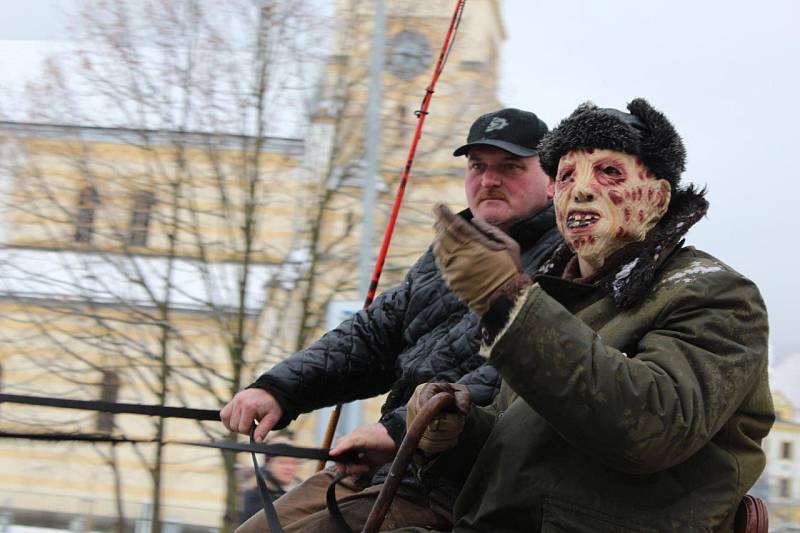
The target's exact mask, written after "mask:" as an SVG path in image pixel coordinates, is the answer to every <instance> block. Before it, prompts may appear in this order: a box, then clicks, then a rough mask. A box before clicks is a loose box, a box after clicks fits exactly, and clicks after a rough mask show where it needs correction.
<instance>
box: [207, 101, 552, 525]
mask: <svg viewBox="0 0 800 533" xmlns="http://www.w3.org/2000/svg"><path fill="white" fill-rule="evenodd" d="M546 132H547V126H546V125H545V123H544V122H542V121H541V120H540V119H539V118H538V117H537V116H536V115H535V114H533V113H530V112H527V111H521V110H519V109H511V108H509V109H501V110H499V111H495V112H493V113H488V114H486V115H483V116H481V117H479V118H478V119H476V120H475V122H474V123H473V124H472V126H471V127H470V129H469V134H468V135H467V142H466V144H463V145H462V146H459V147H458V148H456V150H455V152H454V153H453V155H454V156H457V157H460V156H466V157H465V159H466V161H465V163H466V165H465V167H466V169H465V173H464V188H465V192H466V198H467V205H468V206H469V209H465V210H463V211H462V212H461V213H460V214H459V215H458V216H460V217H462V218H463V219H464V220H465V221H467V220H470V219H472V218H473V217H474V218H477V219H481V220H483V221H485V222H486V223H488V224H492V225H494V226H496V227H499V228H503V230H504V231H507V232H509V233H510V234H511V235H513V236H514V238H516V239H517V241H518V242H519V246H520V250H521V268H522V269H523V270H524V271H526V272H530V273H533V272H535V271H536V270H537V269H538V268H539V266H540V263H541V261H542V258H543V257H545V256H546V255H548V254H549V253H550V252H551V251H552V250H553V248H555V246H557V245H558V244H559V243H560V242H561V239H560V237H559V235H558V230H557V229H556V227H555V217H554V215H553V206H552V203H551V201H550V196H549V195H548V178H547V175H546V174H545V173H544V171H543V170H542V168H541V166H540V165H539V155H538V154H537V152H536V145H537V144H538V142H539V140H540V139H541V138H542V135H544V134H545V133H546ZM487 275H489V276H491V273H487ZM475 311H479V309H474V308H473V309H470V308H468V307H467V306H466V305H464V304H463V303H462V302H460V301H459V300H458V298H457V297H456V296H455V295H454V294H453V293H452V292H451V291H450V290H448V288H447V286H446V285H445V283H444V280H443V279H442V277H441V274H440V272H439V269H438V268H437V266H436V264H435V262H434V257H433V253H432V252H431V251H430V250H428V251H427V252H426V253H425V254H424V255H423V256H422V257H421V258H420V259H419V260H418V261H417V262H416V264H415V265H414V266H412V267H411V270H410V271H409V272H408V274H407V275H406V278H405V280H404V281H403V283H401V284H399V285H397V286H396V287H392V288H389V289H387V290H386V291H384V292H383V293H382V294H380V295H379V296H378V297H377V298H376V299H375V301H374V302H373V303H372V305H370V306H369V308H367V309H363V310H361V311H359V312H357V313H356V314H355V315H353V317H351V318H350V319H348V320H346V321H345V322H343V323H342V324H340V325H339V326H338V327H336V328H334V329H333V330H331V331H329V332H328V333H326V334H325V335H324V336H323V337H322V338H321V339H319V340H318V341H316V342H315V343H313V344H312V345H311V346H309V347H308V348H306V349H304V350H302V351H300V352H298V353H296V354H294V355H292V356H291V357H289V358H287V359H286V360H285V361H282V362H281V363H279V364H277V365H275V366H274V367H273V368H272V369H271V370H270V371H269V372H267V373H266V374H264V375H262V376H261V377H259V378H258V379H257V380H256V381H255V383H253V384H252V385H250V386H249V387H248V388H247V389H245V390H243V391H241V392H239V393H238V394H236V396H235V397H234V398H233V399H232V400H231V401H230V402H229V403H228V405H227V406H225V408H224V409H223V410H222V412H221V418H222V421H223V423H224V424H225V426H226V427H227V428H228V429H230V430H231V431H237V432H240V433H245V434H246V433H248V432H249V431H250V427H251V426H252V424H253V421H254V420H259V421H260V423H259V425H258V428H257V429H256V432H255V437H256V440H261V439H263V438H264V436H265V435H266V434H267V432H268V431H270V430H271V429H275V428H283V427H285V426H286V425H287V424H289V423H290V422H291V421H292V420H294V419H295V418H296V417H297V416H298V415H299V414H300V413H304V412H308V411H312V410H314V409H318V408H320V407H324V406H326V405H332V404H335V403H337V402H349V401H351V400H356V399H359V398H369V397H372V396H376V395H378V394H382V393H386V392H388V393H389V394H388V396H387V397H386V400H385V402H384V404H383V407H382V409H381V413H382V415H381V418H380V420H379V421H378V422H376V423H374V424H370V425H365V426H362V427H360V428H357V429H355V430H354V431H352V432H351V433H349V434H348V435H345V436H344V437H342V438H341V439H340V440H339V441H338V443H337V444H336V446H335V447H334V449H333V450H332V451H331V454H332V455H337V454H340V453H343V452H345V451H348V450H350V449H356V450H359V451H360V452H362V455H363V462H362V463H360V464H356V465H346V466H345V465H339V468H341V469H343V470H346V472H347V473H348V474H350V475H351V476H352V477H351V478H347V479H345V480H344V481H343V482H342V483H341V484H340V486H338V487H337V488H336V496H337V501H338V504H339V509H340V510H341V512H342V514H343V516H344V518H345V520H346V521H347V523H348V524H349V525H350V527H351V528H352V529H354V530H357V531H360V530H361V529H362V528H363V526H364V523H365V521H366V518H367V516H368V514H369V511H370V509H371V508H372V504H373V503H374V501H375V499H376V498H377V495H378V493H379V491H380V488H381V486H382V483H383V481H384V479H385V478H386V475H387V472H388V467H389V465H388V464H387V463H389V462H390V461H391V460H392V458H393V457H394V455H395V452H396V451H397V446H398V444H399V441H400V439H402V437H403V434H404V432H405V404H406V402H407V401H408V399H409V397H410V396H411V393H412V392H413V391H414V387H416V386H417V385H418V384H420V383H425V382H427V381H430V380H447V381H454V382H455V381H459V382H461V383H463V384H465V386H467V387H468V388H469V390H470V393H471V395H472V399H473V401H475V402H476V403H478V404H488V403H490V402H491V400H492V398H493V397H494V395H495V393H496V391H497V387H498V385H499V378H498V376H497V372H496V371H495V370H494V368H493V367H491V366H489V365H486V364H484V360H483V358H482V357H481V356H480V355H479V354H478V348H479V346H480V336H481V332H480V327H479V322H480V319H479V316H478V315H477V314H476V313H475ZM334 473H335V472H334V471H331V470H324V471H322V472H320V473H317V474H315V475H313V476H312V477H311V478H309V479H308V480H306V481H304V482H303V483H302V484H301V485H299V486H298V487H297V488H296V489H294V490H292V491H290V492H289V493H287V494H286V495H285V496H284V497H283V498H280V499H278V500H277V501H276V502H275V508H276V511H277V513H278V516H279V518H280V520H281V523H282V525H283V527H284V529H285V530H286V531H287V533H289V532H295V531H302V532H306V531H311V532H313V533H324V532H338V531H339V530H338V528H337V525H336V523H335V522H333V520H332V519H331V516H330V515H329V514H328V511H327V509H326V506H325V493H326V490H327V488H328V486H329V485H330V483H331V480H332V478H333V476H334ZM460 488H461V487H460V485H457V484H453V483H452V482H451V481H450V480H448V479H445V478H441V479H436V480H433V482H432V483H431V485H429V486H426V487H424V488H423V487H420V486H419V485H418V484H416V482H415V481H414V480H413V479H411V478H410V477H409V478H406V479H404V480H403V484H402V486H401V487H400V491H399V493H398V495H397V497H396V498H395V500H394V503H393V505H392V508H391V509H390V511H389V515H388V517H387V521H386V523H387V524H392V525H394V526H395V527H400V526H402V525H421V526H435V527H442V528H449V527H450V526H451V525H452V522H451V519H452V516H451V510H452V504H453V501H454V500H455V496H456V494H458V492H459V490H460ZM267 529H268V526H267V524H266V521H265V517H264V513H256V515H255V516H253V517H252V518H251V519H250V520H248V521H247V522H246V523H245V524H243V525H242V527H241V528H240V532H247V533H256V532H259V533H261V532H263V531H266V530H267Z"/></svg>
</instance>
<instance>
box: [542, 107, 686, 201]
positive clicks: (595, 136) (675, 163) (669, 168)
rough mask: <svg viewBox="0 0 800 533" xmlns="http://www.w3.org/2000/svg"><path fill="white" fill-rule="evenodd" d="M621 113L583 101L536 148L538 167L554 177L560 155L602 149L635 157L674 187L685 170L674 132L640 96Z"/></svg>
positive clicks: (662, 116)
mask: <svg viewBox="0 0 800 533" xmlns="http://www.w3.org/2000/svg"><path fill="white" fill-rule="evenodd" d="M628 111H630V113H625V112H624V111H620V110H618V109H610V108H599V107H597V106H596V105H594V104H593V103H591V102H586V103H584V104H581V105H580V106H578V108H577V109H576V110H575V111H574V112H573V113H572V114H571V115H570V116H569V117H567V118H565V119H564V120H562V121H561V123H560V124H559V125H558V126H557V127H556V128H554V129H553V130H552V131H551V132H550V133H548V134H546V135H545V136H544V138H543V139H542V141H541V142H540V143H539V146H538V148H537V150H538V152H539V158H540V161H541V164H542V168H543V169H544V171H545V172H547V174H548V175H549V176H550V177H551V178H555V176H556V171H557V170H558V162H559V160H560V159H561V156H563V155H564V154H566V153H567V152H569V151H571V150H577V149H580V148H605V149H608V150H614V151H617V152H624V153H626V154H630V155H635V156H638V157H639V158H640V159H641V160H642V163H644V165H645V166H646V167H647V168H648V169H650V171H652V172H653V174H655V175H656V177H657V178H662V179H665V180H667V181H669V182H670V183H671V184H672V188H673V190H674V189H676V188H677V187H678V182H679V181H680V178H681V173H683V171H684V170H685V169H686V150H685V149H684V147H683V141H682V140H681V137H680V135H678V132H677V131H675V128H674V127H673V126H672V124H671V123H670V122H669V120H667V118H666V117H665V116H664V115H663V114H662V113H661V112H659V111H657V110H656V109H654V108H653V107H652V106H651V105H650V104H648V103H647V101H646V100H644V99H643V98H637V99H635V100H633V101H632V102H631V103H630V104H628Z"/></svg>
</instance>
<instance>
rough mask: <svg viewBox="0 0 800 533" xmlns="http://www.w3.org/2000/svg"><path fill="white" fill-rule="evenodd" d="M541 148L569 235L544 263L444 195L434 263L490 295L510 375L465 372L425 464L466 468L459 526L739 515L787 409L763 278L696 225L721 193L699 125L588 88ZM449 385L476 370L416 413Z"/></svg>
mask: <svg viewBox="0 0 800 533" xmlns="http://www.w3.org/2000/svg"><path fill="white" fill-rule="evenodd" d="M539 155H540V158H541V161H542V167H543V168H544V169H545V171H546V172H547V174H548V175H549V176H550V180H551V188H552V189H553V190H554V195H555V196H554V204H555V208H556V220H557V223H558V229H559V231H560V232H561V234H562V236H563V237H564V242H565V244H564V245H562V246H561V247H560V248H559V249H558V250H556V252H555V253H554V254H553V255H552V257H550V258H549V259H548V260H547V261H546V263H545V267H544V268H543V271H542V273H540V274H538V275H535V276H531V275H530V274H528V273H525V272H522V271H521V270H520V269H519V267H518V264H519V252H518V246H517V244H516V242H515V241H514V240H513V239H512V237H510V236H508V235H505V234H503V232H502V231H501V230H499V229H497V228H492V227H489V226H486V225H485V224H481V223H480V222H479V221H478V222H475V223H469V222H467V221H465V220H463V219H461V218H460V217H457V216H454V215H453V214H452V213H450V212H449V210H447V209H446V208H444V207H443V206H442V207H440V208H438V215H439V220H438V221H437V227H438V234H437V238H436V241H435V243H434V252H435V254H436V260H437V264H439V265H440V266H441V268H442V276H443V277H444V279H445V280H446V282H447V284H448V285H449V286H450V287H451V288H452V290H453V291H454V292H455V293H456V295H457V296H458V297H459V298H461V299H462V300H463V301H464V302H466V303H467V304H468V305H469V306H470V307H472V308H476V309H483V311H482V312H481V314H482V324H483V346H482V349H481V353H482V354H483V355H484V356H485V357H487V359H488V362H489V364H491V365H492V366H493V367H495V368H496V369H497V370H498V371H499V373H500V375H501V376H502V378H503V384H502V387H501V390H500V393H499V394H498V395H497V397H496V398H495V401H494V403H493V405H492V406H491V407H489V408H482V407H479V406H475V405H473V406H471V407H470V406H469V401H468V398H464V396H469V391H466V390H460V391H458V392H459V394H460V396H461V398H460V399H461V402H460V405H461V411H462V412H463V411H467V414H466V416H465V418H464V419H463V421H462V423H461V424H458V423H456V422H455V421H452V420H451V423H450V424H449V425H443V424H437V423H433V424H431V425H430V426H429V427H428V428H427V430H426V437H427V439H423V440H422V441H421V446H420V447H421V448H422V450H423V451H425V452H427V453H429V454H430V455H431V458H435V460H434V461H432V462H431V463H429V464H428V470H427V471H426V472H425V473H424V475H423V477H424V476H425V475H431V476H433V475H438V476H451V477H453V478H456V479H457V476H459V475H461V476H462V479H465V481H464V485H463V486H464V488H463V491H462V492H461V494H460V495H459V497H458V500H457V501H456V504H455V509H454V513H455V527H454V529H453V530H454V531H457V532H499V531H509V532H510V531H532V532H536V531H548V532H550V531H562V532H566V531H575V532H578V531H592V532H620V531H664V532H673V531H681V532H684V531H686V532H688V531H698V532H699V531H704V532H711V531H714V532H723V531H724V532H730V531H732V530H733V524H734V517H735V514H736V511H737V508H738V506H739V503H740V501H741V500H742V498H743V496H744V495H745V493H746V492H747V491H748V490H749V489H750V487H752V486H753V484H754V483H755V482H756V480H757V479H758V477H759V475H760V474H761V472H762V471H763V469H764V465H765V462H766V458H765V455H764V451H763V450H762V448H761V442H762V439H763V438H764V437H765V436H766V435H767V433H768V432H769V430H770V427H771V426H772V423H773V421H774V411H773V406H772V400H771V396H770V390H769V384H768V380H767V331H768V325H767V324H768V323H767V312H766V309H765V307H764V302H763V300H762V298H761V295H760V294H759V291H758V288H757V287H756V286H755V284H754V283H753V282H752V281H750V280H748V279H747V278H745V277H744V276H742V275H741V274H739V273H738V272H736V271H735V270H733V269H732V268H731V267H729V266H728V265H726V264H725V263H723V262H721V261H719V260H718V259H716V258H714V257H712V256H711V255H709V254H707V253H705V252H702V251H700V250H696V249H695V248H693V247H691V246H684V244H683V242H684V237H685V235H686V232H687V231H689V229H690V228H691V227H692V226H693V225H694V224H695V223H697V222H698V221H699V220H700V219H702V218H703V217H704V216H705V214H706V211H707V209H708V202H707V200H706V199H705V197H704V196H705V194H704V191H699V190H697V189H695V188H694V187H693V186H691V185H690V186H681V183H680V178H681V174H682V173H683V170H684V166H685V157H686V156H685V152H684V146H683V141H682V140H681V138H680V137H679V135H678V133H677V132H676V131H675V129H674V128H673V126H672V124H671V123H670V122H669V121H668V120H667V119H666V117H664V115H663V114H661V113H660V112H659V111H657V110H655V109H654V108H653V107H651V106H650V105H649V104H648V103H647V102H646V101H645V100H642V99H636V100H633V101H632V102H631V103H630V104H629V105H628V112H624V111H620V110H617V109H601V108H598V107H596V106H595V105H593V104H584V105H582V106H580V107H579V108H578V109H577V110H576V111H575V112H574V113H573V114H572V115H570V116H569V117H568V118H566V119H565V120H563V121H562V122H561V124H559V126H558V127H557V128H555V129H553V130H552V131H551V132H550V133H549V134H547V135H546V136H545V137H544V139H543V140H542V142H541V144H540V145H539ZM486 271H492V272H494V274H495V275H494V277H492V278H487V276H486V275H485V272H486ZM443 388H444V389H448V388H456V389H458V388H461V389H463V388H462V387H460V386H452V385H448V384H427V385H421V386H420V387H418V388H417V390H416V391H415V393H414V395H413V396H412V398H411V401H410V402H409V404H408V416H407V419H408V421H409V422H411V421H412V420H413V419H414V417H415V414H416V412H418V408H419V406H420V405H422V404H423V403H424V402H425V400H426V399H427V398H429V397H430V396H432V395H433V394H434V393H435V392H436V391H437V390H440V389H443ZM457 398H458V397H457ZM431 444H434V445H435V446H431ZM447 448H450V449H447ZM443 449H447V450H446V451H444V452H442V450H443ZM436 452H442V453H436ZM470 467H471V468H470Z"/></svg>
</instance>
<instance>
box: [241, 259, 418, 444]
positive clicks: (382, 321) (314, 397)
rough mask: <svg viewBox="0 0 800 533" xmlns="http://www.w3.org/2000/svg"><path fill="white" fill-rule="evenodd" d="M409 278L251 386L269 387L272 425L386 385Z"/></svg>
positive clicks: (399, 342) (367, 394)
mask: <svg viewBox="0 0 800 533" xmlns="http://www.w3.org/2000/svg"><path fill="white" fill-rule="evenodd" d="M412 270H413V269H412ZM409 278H410V274H409V277H407V278H406V280H405V281H404V282H403V283H402V284H401V285H399V286H397V287H394V288H392V289H390V290H388V291H385V292H383V293H382V294H380V295H379V296H378V297H377V298H376V299H375V300H374V301H373V302H372V305H370V306H369V307H368V308H367V309H362V310H360V311H359V312H357V313H355V314H354V315H353V316H352V317H351V318H349V319H347V320H345V321H344V322H342V323H341V324H340V325H339V326H337V327H336V328H335V329H333V330H331V331H329V332H327V333H326V334H325V335H323V336H322V337H321V338H320V339H319V340H317V341H316V342H314V343H313V344H312V345H311V346H309V347H308V348H306V349H304V350H302V351H300V352H297V353H295V354H294V355H292V356H290V357H289V358H287V359H285V360H284V361H282V362H280V363H278V364H277V365H275V366H274V367H273V368H272V369H271V370H269V371H268V372H266V373H265V374H262V375H261V376H260V377H259V378H258V379H257V380H256V381H255V382H254V383H253V384H252V385H250V387H256V388H261V389H264V390H266V391H268V392H269V393H270V394H272V395H273V396H275V398H276V400H277V401H278V403H280V405H281V407H282V408H283V413H284V414H283V417H282V418H281V420H280V421H279V422H278V424H277V425H276V426H275V427H276V429H280V428H282V427H285V426H286V425H287V424H289V422H291V421H292V420H294V419H295V418H296V417H297V416H298V415H299V414H301V413H305V412H309V411H313V410H314V409H318V408H320V407H324V406H328V405H333V404H335V403H337V402H349V401H353V400H357V399H361V398H369V397H372V396H375V395H377V394H381V393H383V392H386V391H387V390H388V389H389V387H390V385H391V383H392V382H393V381H394V380H395V379H396V376H395V367H394V362H395V358H396V356H397V354H398V353H399V352H400V351H401V350H402V348H403V339H402V332H403V328H404V320H405V312H406V306H407V304H408V298H409V286H410V281H409Z"/></svg>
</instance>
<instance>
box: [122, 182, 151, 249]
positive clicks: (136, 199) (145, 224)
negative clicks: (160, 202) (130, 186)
mask: <svg viewBox="0 0 800 533" xmlns="http://www.w3.org/2000/svg"><path fill="white" fill-rule="evenodd" d="M154 203H155V196H154V195H153V193H152V192H150V191H136V192H135V193H134V194H133V206H132V208H131V222H130V226H129V228H128V244H130V245H131V246H147V236H148V233H149V230H150V211H151V210H152V208H153V204H154Z"/></svg>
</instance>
